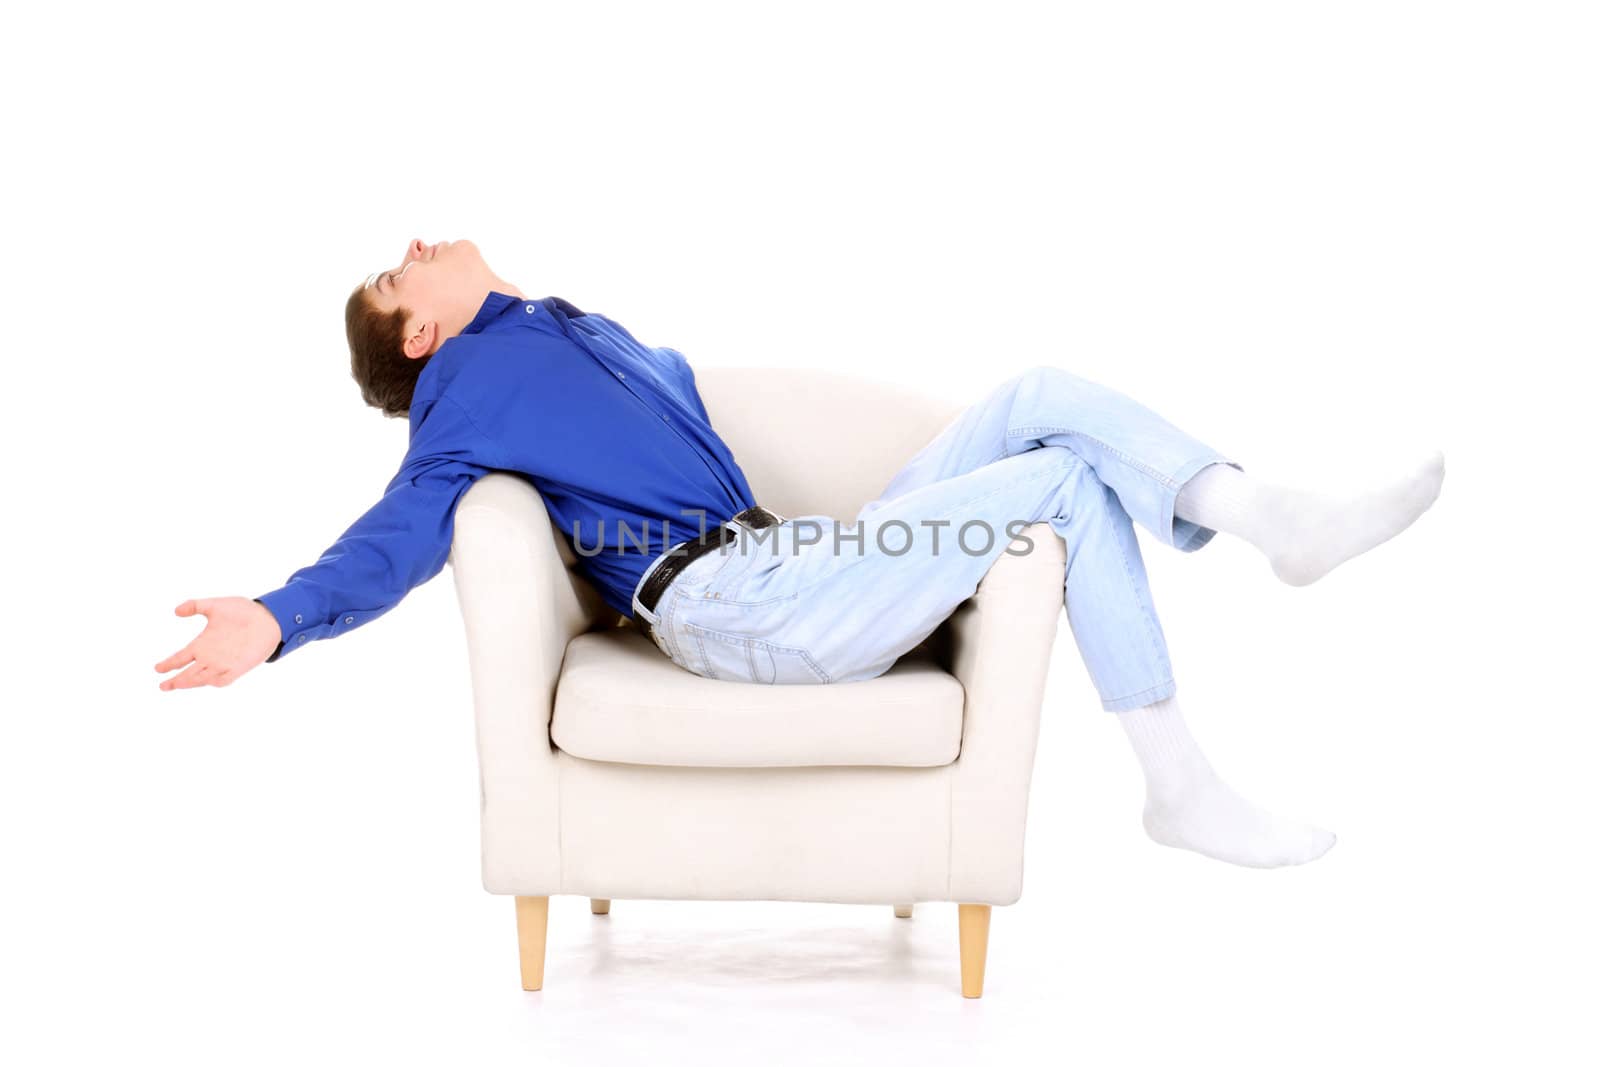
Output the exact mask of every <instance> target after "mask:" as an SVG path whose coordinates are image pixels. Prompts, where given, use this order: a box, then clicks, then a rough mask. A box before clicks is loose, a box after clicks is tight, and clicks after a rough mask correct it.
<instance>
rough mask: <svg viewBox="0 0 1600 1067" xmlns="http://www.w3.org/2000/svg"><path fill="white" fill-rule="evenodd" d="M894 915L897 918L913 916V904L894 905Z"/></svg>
mask: <svg viewBox="0 0 1600 1067" xmlns="http://www.w3.org/2000/svg"><path fill="white" fill-rule="evenodd" d="M894 917H895V918H896V919H909V918H911V905H910V904H896V905H895V906H894Z"/></svg>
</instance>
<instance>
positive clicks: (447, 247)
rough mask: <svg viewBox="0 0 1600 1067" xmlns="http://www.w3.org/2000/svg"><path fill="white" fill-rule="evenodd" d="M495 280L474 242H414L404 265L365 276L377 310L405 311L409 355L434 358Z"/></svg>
mask: <svg viewBox="0 0 1600 1067" xmlns="http://www.w3.org/2000/svg"><path fill="white" fill-rule="evenodd" d="M494 280H495V276H494V273H493V272H492V271H490V270H489V267H488V265H487V264H486V263H484V261H483V256H482V255H480V254H479V252H478V246H477V245H475V244H473V243H472V242H471V241H440V242H438V243H437V244H432V245H429V244H423V243H422V241H421V239H420V238H418V239H413V240H412V241H411V243H410V244H408V245H406V251H405V255H404V256H402V257H401V259H400V262H399V263H398V264H396V265H395V266H393V267H390V268H388V269H387V270H381V271H377V272H376V273H374V274H370V275H368V276H367V279H366V281H365V282H364V283H362V285H363V288H364V290H365V291H366V298H367V300H368V302H370V303H371V304H372V306H373V307H374V308H376V309H378V310H379V311H392V310H394V309H395V308H397V307H398V308H405V309H406V311H407V313H408V314H407V318H406V327H405V330H406V355H408V356H411V357H412V358H413V359H415V358H417V357H419V356H425V355H430V354H431V353H432V352H433V351H434V350H436V349H437V348H438V347H439V345H441V344H443V343H444V342H445V341H446V340H447V339H449V338H450V337H452V336H454V335H455V334H457V333H459V332H460V331H461V330H462V329H465V328H466V326H467V324H468V323H469V322H471V321H472V317H473V316H474V315H475V314H477V312H478V309H479V308H480V307H481V306H482V305H483V299H484V297H485V296H487V295H488V293H489V291H490V289H491V288H493V285H494Z"/></svg>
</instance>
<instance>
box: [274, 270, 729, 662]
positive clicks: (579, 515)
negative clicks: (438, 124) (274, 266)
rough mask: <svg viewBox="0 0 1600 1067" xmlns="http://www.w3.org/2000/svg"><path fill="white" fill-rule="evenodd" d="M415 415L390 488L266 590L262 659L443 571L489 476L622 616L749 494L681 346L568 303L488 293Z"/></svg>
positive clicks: (442, 351) (432, 372) (378, 611)
mask: <svg viewBox="0 0 1600 1067" xmlns="http://www.w3.org/2000/svg"><path fill="white" fill-rule="evenodd" d="M408 416H409V420H410V423H411V435H410V444H409V446H408V448H407V451H406V456H405V460H404V461H403V462H402V463H401V464H400V470H399V472H398V473H397V474H396V475H395V476H394V478H393V479H392V480H391V481H390V482H389V485H388V487H387V488H386V489H385V490H384V492H383V498H382V499H381V500H379V501H378V502H377V503H376V504H374V505H373V506H372V507H371V508H370V509H369V510H368V511H367V512H366V513H365V514H364V515H362V516H361V518H359V519H357V520H356V522H355V524H354V525H352V526H351V527H350V528H349V529H348V530H346V531H345V532H344V534H343V535H341V536H340V538H339V540H338V541H336V542H335V543H334V544H333V545H332V546H331V547H330V548H329V549H328V550H327V551H325V552H324V553H323V554H322V555H321V557H320V558H319V559H318V560H317V561H316V562H315V563H313V564H311V565H310V566H307V567H302V568H301V569H300V570H297V571H295V572H294V573H293V574H291V575H290V576H289V578H288V581H286V582H285V583H284V584H283V585H282V586H281V587H280V588H278V589H275V590H273V591H272V592H270V593H265V594H263V595H261V596H260V597H257V598H256V599H257V600H259V601H260V602H261V603H262V604H264V605H266V607H267V609H268V610H269V611H271V612H272V614H273V617H274V618H276V619H277V620H278V628H279V631H280V633H281V634H282V637H283V641H282V643H281V644H280V645H279V646H278V648H277V650H276V651H275V652H273V654H272V656H271V657H270V658H269V659H268V661H267V662H269V663H270V662H272V661H274V660H277V659H279V658H281V657H283V656H284V655H287V654H288V653H289V652H291V651H293V650H294V649H296V648H298V647H300V646H301V645H303V644H305V643H306V642H307V641H313V640H318V639H320V638H325V637H336V636H338V635H339V634H342V633H345V632H346V631H349V630H353V629H355V628H356V627H358V626H361V625H362V624H363V623H367V622H370V621H371V620H373V619H375V618H377V617H378V616H379V615H382V614H383V613H384V612H386V611H388V610H389V609H390V608H392V607H394V606H395V605H396V604H397V603H399V602H400V600H401V598H402V597H404V596H405V595H406V593H408V592H410V591H411V590H412V589H413V588H415V587H416V586H418V585H420V584H422V583H423V582H425V581H427V580H428V579H430V578H432V577H433V576H434V575H436V574H438V573H439V572H440V571H441V570H443V569H444V565H445V561H446V560H447V559H448V558H449V555H450V544H451V539H452V537H453V532H454V513H455V507H456V504H457V502H459V501H460V499H461V497H462V495H463V494H465V493H466V491H467V489H468V488H470V487H471V485H472V483H473V482H475V481H477V479H478V478H480V477H482V476H483V475H484V474H487V473H488V472H489V471H491V470H504V471H511V472H515V473H519V474H522V475H525V476H526V477H527V478H528V479H529V480H530V481H531V482H532V484H533V486H534V487H535V488H536V489H538V491H539V493H540V495H541V496H542V497H543V499H544V503H545V508H546V509H547V510H548V511H549V513H550V515H551V517H552V518H553V519H554V520H555V523H556V526H557V528H558V529H559V530H560V531H561V532H562V534H563V535H564V536H566V537H567V538H568V540H569V543H571V544H572V547H573V548H574V550H575V554H576V556H577V559H578V567H579V569H580V570H581V571H582V572H584V574H585V576H586V577H588V578H589V580H590V581H592V582H593V583H594V584H595V586H596V587H597V588H598V589H599V591H600V593H601V595H602V596H603V597H604V599H605V601H606V603H608V604H609V605H611V606H612V607H613V608H615V609H617V610H618V611H620V612H622V613H623V614H631V611H632V602H633V590H634V587H635V586H637V585H638V583H639V579H640V578H641V577H643V576H644V572H645V569H646V568H647V567H648V566H649V564H650V561H651V560H653V559H654V558H655V557H656V556H658V555H660V554H661V552H662V551H663V550H664V549H666V548H667V547H669V546H670V545H671V544H672V543H675V542H677V541H682V540H685V539H686V538H690V537H693V536H695V535H696V534H698V533H699V532H700V530H701V529H702V528H703V527H704V526H712V525H716V524H719V523H722V522H725V521H727V520H728V519H730V518H731V517H732V516H733V515H734V514H735V513H737V512H739V511H742V510H743V509H745V508H747V507H750V506H752V505H754V504H755V498H754V497H753V496H752V494H751V492H750V486H749V484H748V483H747V482H746V481H745V477H744V473H743V472H742V471H741V470H740V469H739V465H738V464H737V463H735V462H734V458H733V454H732V453H731V452H730V451H729V449H728V446H727V445H726V444H724V443H723V441H722V439H721V438H720V437H718V436H717V434H716V431H714V430H713V429H712V428H711V419H710V417H709V416H708V415H707V414H706V409H705V405H704V404H703V403H702V402H701V400H700V394H699V393H698V391H696V389H695V383H694V372H693V371H692V370H690V369H689V361H688V360H687V359H685V358H684V356H683V354H682V353H681V352H678V351H676V350H675V349H671V348H650V347H647V346H645V345H643V344H641V343H639V342H638V341H637V340H635V339H634V337H633V335H632V334H631V333H629V332H628V331H627V330H626V329H625V328H623V326H622V325H621V324H619V323H617V322H615V321H613V320H611V319H609V318H607V317H606V316H604V315H600V314H595V313H585V312H582V311H579V310H578V309H577V308H576V307H574V306H573V305H572V304H570V303H568V302H567V301H565V300H562V299H561V298H560V297H545V298H543V299H539V300H519V299H517V298H515V297H511V296H507V295H506V294H504V293H490V294H489V296H488V298H487V299H485V300H484V302H483V306H482V307H481V308H480V309H479V310H478V314H477V315H476V316H475V317H474V318H473V320H472V322H471V323H470V324H469V325H468V326H467V328H466V329H464V330H462V331H461V333H460V334H458V335H456V336H454V337H451V338H449V339H448V340H446V341H445V343H444V344H442V345H440V346H439V350H438V351H437V352H435V353H434V354H433V355H432V356H431V357H429V359H428V362H427V364H426V365H425V366H424V367H423V368H422V373H421V375H420V376H419V377H418V379H417V384H416V390H415V392H414V394H413V396H412V400H411V408H410V411H409V412H408Z"/></svg>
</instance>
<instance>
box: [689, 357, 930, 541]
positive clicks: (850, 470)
mask: <svg viewBox="0 0 1600 1067" xmlns="http://www.w3.org/2000/svg"><path fill="white" fill-rule="evenodd" d="M695 383H696V385H697V386H698V387H699V390H700V398H701V399H702V400H704V401H705V405H706V412H707V414H709V415H710V416H711V426H712V428H713V429H715V430H716V431H717V433H718V435H720V436H721V437H722V439H723V440H724V441H726V442H727V444H728V447H729V448H731V449H732V450H733V458H734V459H735V460H736V461H737V462H738V464H739V466H740V468H741V469H742V470H743V471H744V473H745V477H746V478H747V479H749V481H750V488H751V490H752V491H753V492H754V493H755V497H756V503H758V504H762V505H764V506H766V507H769V508H771V509H772V510H773V511H776V512H777V513H778V514H780V515H784V516H787V517H790V518H794V517H797V516H800V515H827V516H829V517H830V518H834V519H838V520H839V521H841V522H849V521H852V520H854V519H855V517H856V514H857V512H859V511H860V509H861V506H862V505H863V504H866V503H867V502H868V501H869V500H875V499H877V497H878V495H879V494H880V493H881V492H882V491H883V490H884V489H885V488H886V487H887V486H888V484H889V480H890V479H891V478H892V477H893V476H894V474H895V472H896V471H898V470H899V469H900V468H901V466H903V465H904V464H905V462H906V461H907V460H909V459H910V458H911V457H912V456H914V455H915V454H916V453H917V451H918V450H919V449H920V448H922V446H923V445H925V444H927V443H928V442H929V441H931V440H932V439H933V438H934V436H935V435H936V434H937V433H938V432H939V431H940V430H942V429H943V428H944V427H945V426H947V425H948V424H949V423H950V422H951V420H953V419H954V418H955V417H956V416H957V415H958V414H960V410H961V409H960V408H959V407H957V406H954V405H951V404H949V403H947V402H945V401H942V400H939V399H936V398H934V397H931V396H928V395H927V394H925V393H920V392H917V391H915V390H912V389H908V388H907V387H905V386H901V385H896V384H893V383H890V382H884V381H878V380H874V379H870V378H857V377H854V376H851V375H844V374H836V373H833V372H831V371H822V370H812V369H808V368H789V367H783V368H771V367H703V368H702V367H696V368H695Z"/></svg>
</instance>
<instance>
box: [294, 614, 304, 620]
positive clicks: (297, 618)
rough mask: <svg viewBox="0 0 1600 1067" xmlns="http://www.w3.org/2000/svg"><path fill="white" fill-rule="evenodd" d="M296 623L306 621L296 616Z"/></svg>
mask: <svg viewBox="0 0 1600 1067" xmlns="http://www.w3.org/2000/svg"><path fill="white" fill-rule="evenodd" d="M294 621H295V622H304V621H305V620H304V619H302V618H301V617H300V616H298V615H296V616H295V617H294Z"/></svg>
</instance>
